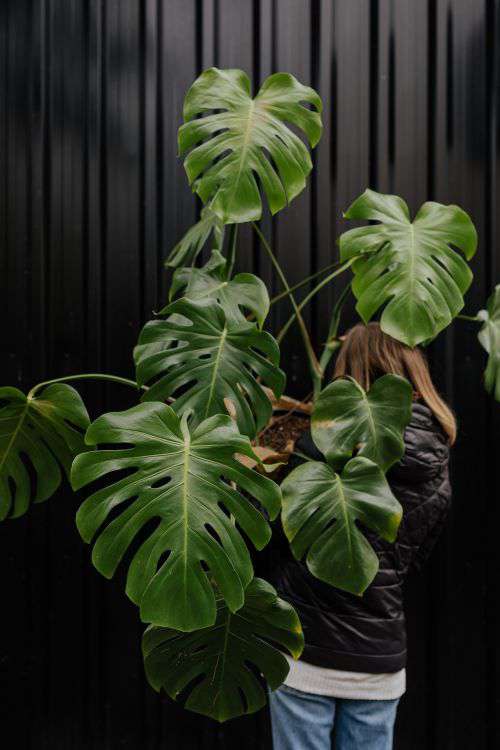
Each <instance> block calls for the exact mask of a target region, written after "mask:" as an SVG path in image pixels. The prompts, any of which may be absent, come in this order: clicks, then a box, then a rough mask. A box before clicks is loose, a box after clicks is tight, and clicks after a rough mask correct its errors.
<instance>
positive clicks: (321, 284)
mask: <svg viewBox="0 0 500 750" xmlns="http://www.w3.org/2000/svg"><path fill="white" fill-rule="evenodd" d="M353 263H354V258H351V259H350V260H348V261H347V263H344V265H343V266H340V268H337V270H336V271H334V272H333V273H331V274H329V275H328V276H326V278H324V279H322V280H321V281H320V282H319V284H317V285H316V286H315V287H314V289H311V291H310V292H309V294H307V295H306V296H305V297H304V299H303V300H302V301H301V303H300V305H298V307H297V310H296V311H295V312H294V314H293V315H292V316H291V317H290V318H289V319H288V320H287V322H286V323H285V325H284V326H283V328H282V329H281V331H280V332H279V333H278V335H277V337H276V339H277V341H278V343H280V342H281V341H282V340H283V338H284V337H285V335H286V333H287V331H288V329H289V328H290V326H291V325H292V323H293V321H294V320H295V318H296V317H297V314H298V313H300V310H302V308H303V307H305V305H307V303H308V302H310V301H311V299H312V298H313V297H314V296H315V295H316V294H317V293H318V292H319V291H320V290H321V289H323V287H324V286H326V285H327V284H328V283H329V282H330V281H331V280H332V279H334V278H335V277H336V276H339V274H341V273H343V272H344V271H346V270H347V269H348V268H349V266H351V265H352V264H353Z"/></svg>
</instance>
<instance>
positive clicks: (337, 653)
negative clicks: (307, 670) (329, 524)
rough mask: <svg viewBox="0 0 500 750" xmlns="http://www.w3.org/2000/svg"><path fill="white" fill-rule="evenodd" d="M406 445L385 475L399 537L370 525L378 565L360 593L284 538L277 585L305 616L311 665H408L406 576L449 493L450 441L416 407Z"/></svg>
mask: <svg viewBox="0 0 500 750" xmlns="http://www.w3.org/2000/svg"><path fill="white" fill-rule="evenodd" d="M405 445H406V450H405V455H404V457H403V459H402V461H401V462H400V463H398V464H396V465H395V466H394V467H393V468H392V469H391V470H390V471H389V473H388V475H387V479H388V480H389V483H390V485H391V488H392V490H393V492H394V494H395V496H396V497H397V498H398V500H399V502H400V503H401V505H402V506H403V520H402V522H401V526H400V529H399V532H398V538H397V541H396V543H395V544H389V543H388V542H385V541H383V540H381V539H380V538H378V537H377V536H376V535H374V534H372V533H371V532H369V531H366V530H365V531H366V536H367V538H368V539H369V540H370V542H371V544H372V545H373V547H374V549H375V551H376V552H377V555H378V556H379V559H380V570H379V572H378V574H377V576H376V578H375V579H374V581H373V583H372V584H371V585H370V586H369V587H368V589H367V590H366V591H365V593H364V594H363V596H362V597H358V596H354V595H352V594H348V593H345V592H343V591H340V590H339V589H336V588H334V587H333V586H330V585H329V584H326V583H323V582H322V581H319V580H318V579H317V578H314V577H313V576H312V575H311V574H310V573H309V571H308V570H307V568H306V567H305V565H304V564H303V563H300V562H297V561H295V560H294V559H293V557H292V556H291V553H289V552H288V546H287V545H285V544H283V543H282V541H283V540H282V541H281V543H280V544H279V547H280V550H281V551H280V553H279V564H277V565H275V567H274V574H273V576H272V578H273V583H274V585H275V586H276V588H277V589H278V591H279V593H280V595H281V596H282V597H283V598H284V599H286V600H287V601H289V602H290V603H291V604H293V606H294V607H295V608H296V610H297V612H298V614H299V617H300V619H301V622H302V626H303V628H304V635H305V641H306V646H305V649H304V653H303V655H302V659H303V660H304V661H306V662H309V663H310V664H316V665H318V666H322V667H330V668H333V669H343V670H348V671H353V672H370V673H380V672H395V671H397V670H399V669H401V668H402V667H404V666H405V664H406V629H405V619H404V611H403V582H404V579H405V577H406V575H407V573H408V572H409V571H410V570H418V569H419V568H420V567H421V565H422V564H423V562H424V561H425V559H426V558H427V557H428V555H429V553H430V551H431V550H432V547H433V546H434V543H435V541H436V539H437V537H438V536H439V533H440V531H441V529H442V526H443V523H444V520H445V517H446V514H447V512H448V508H449V505H450V498H451V491H450V483H449V478H448V455H449V448H448V444H447V440H446V438H445V436H444V434H443V432H442V430H441V428H440V426H439V425H438V424H437V422H436V421H435V419H434V418H433V416H432V413H431V411H430V410H429V409H428V408H427V406H424V405H422V404H415V405H414V406H413V415H412V420H411V422H410V424H409V426H408V428H407V429H406V432H405ZM297 449H298V450H299V451H300V452H301V453H304V454H306V455H308V456H310V457H311V458H312V459H316V460H318V459H321V454H320V453H319V452H318V450H317V449H316V447H315V446H314V443H313V442H312V440H311V436H310V433H306V434H304V435H303V436H302V437H301V438H300V440H299V441H298V443H297ZM294 458H295V457H294ZM299 462H300V461H299V460H298V459H297V462H296V463H295V465H297V463H299Z"/></svg>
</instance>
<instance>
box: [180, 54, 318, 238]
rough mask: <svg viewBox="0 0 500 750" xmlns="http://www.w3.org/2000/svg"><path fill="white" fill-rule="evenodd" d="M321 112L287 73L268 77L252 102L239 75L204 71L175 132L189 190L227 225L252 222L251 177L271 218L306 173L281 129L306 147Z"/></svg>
mask: <svg viewBox="0 0 500 750" xmlns="http://www.w3.org/2000/svg"><path fill="white" fill-rule="evenodd" d="M308 104H309V105H312V107H313V108H314V109H308V108H307V106H304V105H308ZM321 109H322V105H321V99H320V97H319V96H318V94H317V93H316V92H315V91H314V90H313V89H311V88H309V87H308V86H303V85H302V84H301V83H299V81H297V79H296V78H294V77H293V76H292V75H290V74H288V73H275V74H274V75H272V76H269V78H267V79H266V80H265V81H264V83H263V85H262V86H261V88H260V91H259V93H258V94H257V96H256V97H255V98H254V99H252V96H251V90H250V80H249V78H248V76H247V75H246V74H245V73H244V72H243V71H241V70H218V69H217V68H209V69H208V70H205V71H204V72H203V73H202V74H201V75H200V76H199V78H197V79H196V81H195V82H194V83H193V85H192V86H191V88H190V89H189V91H188V93H187V95H186V99H185V101H184V122H185V124H184V125H182V126H181V128H180V129H179V152H180V154H181V155H184V154H186V153H187V156H186V158H185V161H184V167H185V169H186V172H187V175H188V179H189V184H190V185H192V187H193V190H195V191H196V192H197V193H198V195H199V196H200V198H201V199H202V201H203V202H204V203H209V205H210V208H211V209H212V210H213V211H214V212H215V213H216V214H217V215H218V216H219V217H220V218H221V220H222V221H223V222H224V224H231V223H240V222H246V221H255V220H258V219H260V217H261V214H262V201H261V196H260V192H259V185H258V183H257V179H256V178H258V180H259V183H260V185H261V186H262V190H263V192H264V193H265V195H266V198H267V201H268V204H269V207H270V209H271V212H272V213H273V214H275V213H276V212H277V211H280V210H281V209H282V208H284V207H285V206H286V205H287V204H288V203H290V201H291V200H292V199H293V198H295V197H296V196H297V195H298V194H299V193H300V192H301V191H302V190H303V189H304V187H305V184H306V178H307V176H308V174H309V172H310V171H311V169H312V162H311V157H310V156H309V152H308V150H307V148H306V146H305V145H304V143H303V142H302V141H301V139H300V138H299V137H298V136H297V135H295V133H294V132H292V130H291V129H290V128H289V127H288V123H290V124H292V125H294V126H295V127H296V128H299V129H300V130H301V131H302V132H303V133H304V134H305V135H306V137H307V140H308V141H309V144H310V145H311V147H314V146H315V145H316V144H317V143H318V141H319V139H320V137H321V128H322V126H321V117H320V112H321ZM199 115H201V117H199Z"/></svg>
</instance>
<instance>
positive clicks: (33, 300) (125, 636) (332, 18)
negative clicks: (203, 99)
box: [0, 0, 500, 750]
mask: <svg viewBox="0 0 500 750" xmlns="http://www.w3.org/2000/svg"><path fill="white" fill-rule="evenodd" d="M499 5H500V3H499V2H496V0H489V1H487V0H476V1H475V2H471V0H429V1H428V2H426V1H424V0H419V1H418V2H416V0H392V2H391V1H390V0H378V2H377V0H373V1H372V2H370V1H369V0H355V2H352V1H349V0H337V2H333V1H331V0H321V1H319V0H316V1H314V0H254V2H251V0H204V1H203V2H202V1H201V0H198V2H197V1H196V0H163V2H162V0H142V2H141V1H140V0H38V1H37V0H33V2H29V1H28V0H3V2H2V3H1V4H0V33H1V44H0V56H1V58H0V59H1V62H0V66H1V67H0V86H1V94H2V96H1V113H0V122H1V147H0V159H1V164H0V174H1V177H2V190H1V200H0V210H1V220H0V232H1V281H2V294H1V301H2V311H3V312H2V316H1V320H2V336H1V345H2V359H1V363H2V382H3V383H5V384H12V385H14V384H16V385H20V386H21V387H27V386H29V385H31V384H33V383H35V382H38V381H40V380H42V379H46V378H47V377H55V376H58V375H62V374H67V373H75V372H78V371H97V370H105V371H108V372H115V373H119V374H123V375H132V372H133V370H132V358H131V349H132V347H133V345H134V343H135V341H136V338H137V334H138V331H139V329H140V326H141V325H142V323H143V322H144V321H145V320H146V319H147V318H148V317H150V315H151V311H152V310H153V309H157V308H158V306H159V305H160V304H162V303H163V302H164V301H165V292H166V289H167V277H166V275H165V273H164V271H163V269H162V260H163V259H164V257H165V255H166V253H167V251H168V250H169V248H170V247H171V246H172V245H173V243H174V242H175V241H176V240H177V239H178V238H179V237H180V235H181V234H182V233H183V232H184V231H185V229H186V228H187V227H188V226H189V224H190V223H191V222H192V221H193V219H194V217H195V201H194V199H193V197H192V195H191V194H190V191H189V189H188V187H187V184H186V180H185V177H184V173H183V169H182V165H181V164H180V162H179V160H178V159H177V158H176V129H177V127H178V125H179V122H180V116H181V107H182V100H183V95H184V92H185V90H186V88H187V87H188V85H189V84H190V83H191V81H192V80H193V78H194V77H195V76H196V74H197V73H198V72H199V71H200V70H202V69H203V68H205V67H207V66H209V65H213V64H216V65H218V66H221V67H230V66H232V67H240V68H244V69H245V70H246V71H248V72H249V73H250V74H252V76H253V79H254V80H259V81H260V80H262V79H263V78H264V77H265V76H267V75H268V74H269V73H271V72H273V71H276V70H287V71H290V72H292V73H294V74H295V75H296V76H298V77H299V78H300V79H301V80H302V81H303V82H305V83H310V84H311V85H313V86H314V87H316V88H317V89H318V90H319V91H320V93H321V96H322V97H323V101H324V104H325V133H324V137H323V140H322V141H321V144H320V146H319V148H318V149H317V150H316V152H315V157H314V160H315V166H316V169H315V172H314V176H313V178H312V180H311V182H310V186H309V187H308V188H307V190H305V191H304V193H303V194H302V195H301V196H300V197H299V198H298V199H297V200H295V201H294V203H293V204H292V207H291V208H290V209H289V210H287V211H285V212H283V214H282V215H281V216H280V217H279V219H278V220H277V221H276V222H275V225H274V230H273V235H274V243H275V245H276V247H277V250H278V254H279V258H280V260H281V261H282V263H283V265H284V267H285V269H286V272H287V274H288V276H289V279H290V281H292V282H295V281H297V280H298V279H300V278H301V277H302V276H303V275H304V274H306V273H307V272H309V271H310V270H314V269H316V268H318V267H321V266H322V265H326V264H328V263H329V262H331V260H332V258H333V257H334V256H335V253H336V250H335V244H334V243H335V237H336V235H337V234H338V233H339V231H340V230H341V227H342V221H341V218H340V217H341V211H342V209H344V208H346V207H347V206H348V204H349V203H350V201H351V200H352V199H353V198H354V197H355V196H356V195H357V194H358V193H360V192H361V191H362V190H363V189H364V188H365V186H367V185H368V184H369V185H371V186H372V187H375V188H377V189H379V190H382V191H394V192H397V193H400V194H402V195H404V196H405V197H406V198H407V199H408V201H409V203H410V205H411V207H412V209H416V208H417V207H418V205H419V204H420V202H421V201H423V200H424V199H426V198H434V199H436V200H439V201H441V202H452V201H453V202H457V203H459V204H460V205H462V206H463V207H464V208H465V209H466V210H467V211H468V212H470V213H471V215H472V217H473V218H474V220H475V222H476V224H477V227H478V230H479V235H480V238H481V242H480V251H479V253H478V255H477V257H476V258H475V259H474V261H473V268H474V272H475V282H474V286H473V288H472V290H471V292H470V293H469V295H468V298H467V309H468V310H470V311H471V312H475V311H476V310H477V309H478V308H479V307H480V306H481V305H482V304H483V302H484V300H485V298H486V295H487V293H488V292H489V290H490V289H491V288H492V286H493V284H494V282H495V281H498V280H500V249H499V243H498V240H497V236H496V235H497V209H498V197H497V160H498V154H497V151H498V123H497V107H498V93H499V91H498V76H499V73H500V67H499V66H500V60H499V53H500V37H499V22H500V7H499ZM265 225H266V226H267V227H268V228H269V221H268V220H266V221H265ZM240 266H241V267H244V268H245V269H254V270H255V271H256V272H258V273H260V274H261V275H262V276H263V277H264V278H265V279H266V280H268V281H269V282H270V283H271V284H274V281H273V279H272V274H271V272H270V268H269V265H268V263H267V261H266V260H265V259H264V258H263V257H262V256H260V255H259V254H258V253H257V246H256V245H255V243H254V241H253V237H252V236H251V235H250V233H249V232H247V231H244V232H243V240H242V243H241V250H240ZM329 302H330V299H329V296H328V294H325V295H324V296H323V297H321V298H320V301H319V302H318V303H317V304H315V305H314V306H313V307H311V308H310V311H309V312H308V320H310V321H311V322H313V323H314V324H315V336H316V340H317V341H321V340H324V336H325V333H326V324H327V314H326V313H327V306H328V304H329ZM287 314H288V309H287V308H286V306H283V307H282V308H281V311H278V313H274V320H273V325H274V326H276V325H277V323H278V322H279V320H277V319H276V318H277V317H279V318H280V319H281V320H282V319H283V318H284V316H285V315H287ZM347 322H348V321H346V323H347ZM472 328H473V325H472V324H469V323H464V322H458V323H457V324H456V325H455V326H454V327H453V329H452V330H450V331H449V332H448V333H447V334H446V335H443V336H441V337H440V339H439V340H438V342H437V343H436V344H435V345H434V346H433V347H432V351H431V356H432V362H433V367H434V371H435V374H436V378H437V380H438V382H439V384H440V386H441V387H442V389H443V391H444V392H445V394H446V395H447V397H448V398H449V399H450V400H451V402H452V403H453V406H454V408H455V409H456V412H457V414H458V418H459V421H460V426H461V433H460V440H459V443H458V446H457V448H456V451H455V461H454V472H453V476H454V485H455V509H454V513H453V517H452V519H451V521H450V523H449V527H448V530H447V533H446V535H445V537H444V538H443V540H442V541H441V542H440V545H439V548H438V550H437V551H436V553H435V555H434V557H433V560H432V562H431V564H430V566H429V568H428V572H427V574H426V575H425V576H424V577H422V578H420V579H418V580H414V581H412V582H410V584H409V591H408V616H409V631H410V651H411V656H410V665H409V690H408V693H407V696H406V697H405V698H404V700H403V703H402V706H401V710H400V718H399V723H398V739H397V743H396V747H397V748H398V749H399V750H410V749H415V750H416V749H417V748H418V750H424V749H425V750H427V749H429V750H437V749H439V750H451V749H453V750H462V749H463V750H466V749H467V750H468V749H469V748H471V747H474V748H478V749H483V748H484V749H486V748H488V750H489V749H490V748H493V747H498V745H499V742H500V738H499V727H498V719H497V718H496V716H495V713H496V714H497V715H498V709H499V708H500V706H499V694H498V675H499V657H498V654H499V651H498V648H497V644H498V638H499V632H500V628H499V625H500V623H499V617H498V611H499V608H498V601H497V600H498V596H499V593H500V591H499V583H498V579H499V572H500V545H499V543H498V528H499V523H498V520H499V518H498V516H499V511H498V491H499V490H498V488H499V486H500V481H499V480H500V476H499V472H500V468H499V464H500V462H499V461H498V448H497V447H496V445H495V440H496V439H498V435H499V426H500V419H499V411H500V409H499V407H498V406H497V405H495V404H494V403H493V402H492V401H491V400H489V399H488V398H486V397H485V395H484V394H483V391H482V388H481V382H480V379H481V376H480V372H481V368H482V366H483V357H482V355H481V353H480V350H479V348H478V346H477V344H476V341H475V337H474V335H473V330H472ZM284 360H285V363H286V367H287V369H288V372H289V388H288V390H289V392H292V393H296V394H303V393H304V391H305V390H307V388H308V384H307V382H306V379H305V378H306V367H305V363H304V357H303V353H302V349H301V344H300V342H299V340H298V337H296V336H295V338H291V339H290V340H289V342H288V344H287V345H286V346H285V349H284ZM82 391H83V392H84V394H85V396H86V397H87V399H88V403H89V405H90V408H91V410H92V413H93V414H94V415H96V414H97V413H99V411H100V410H102V409H105V408H106V409H110V408H123V407H125V406H127V405H129V404H131V394H130V393H129V392H123V390H122V389H120V387H119V386H117V387H113V388H111V387H109V388H104V387H101V386H99V385H96V386H93V387H83V386H82ZM77 504H78V500H77V499H76V498H75V497H74V496H72V494H71V493H70V492H69V491H68V490H66V491H64V492H61V493H60V494H59V496H58V497H57V498H56V499H54V500H53V501H52V502H49V503H47V504H45V505H43V506H40V507H36V508H34V509H33V510H32V512H31V513H30V514H29V515H28V516H26V517H25V518H23V519H20V520H17V521H12V522H9V523H7V524H4V525H3V526H2V527H1V529H0V537H1V542H0V548H1V566H0V570H1V574H0V575H1V580H2V587H1V590H2V596H1V599H2V605H3V607H2V617H1V619H2V632H3V635H2V639H1V641H0V668H1V670H2V697H1V698H0V705H1V706H2V709H3V710H4V711H5V718H4V719H3V720H2V724H1V729H0V732H1V735H2V740H3V746H4V747H5V748H9V750H10V748H16V749H17V748H20V749H21V748H37V750H42V749H44V748H50V750H73V749H75V750H77V749H79V748H112V749H113V750H115V749H116V748H130V749H134V750H135V749H136V748H137V749H138V748H141V749H143V748H160V747H161V748H171V749H172V750H188V749H189V750H191V749H193V750H194V749H196V750H198V749H200V750H211V749H212V748H227V749H228V750H229V748H233V747H235V746H236V745H238V747H240V748H241V750H245V749H246V748H248V749H250V748H252V749H253V748H269V747H270V739H269V729H268V724H267V718H266V714H265V712H262V713H261V714H259V715H257V716H255V717H250V718H247V719H243V720H238V721H234V722H231V723H229V724H228V725H227V726H223V727H222V728H219V727H218V726H216V725H215V724H214V723H212V722H210V721H208V720H205V719H203V718H202V717H198V716H196V715H193V714H188V713H186V712H184V711H182V710H181V709H179V708H178V707H176V706H174V705H173V704H171V702H170V701H168V700H160V699H158V698H157V696H156V695H155V694H154V693H153V692H152V691H151V690H150V689H149V688H148V687H147V686H146V684H145V680H144V677H143V674H142V665H141V660H140V653H139V635H140V631H141V628H140V626H139V624H138V622H137V615H136V611H135V609H134V607H133V606H132V605H131V604H130V603H129V602H128V601H127V600H126V598H125V596H124V594H123V593H122V591H123V589H122V586H121V581H120V580H116V581H113V582H111V583H109V582H107V581H105V580H103V579H102V578H101V577H100V576H99V575H98V574H97V573H96V572H95V570H94V569H93V568H92V566H91V564H90V559H89V551H88V549H87V548H85V547H84V545H82V543H81V542H80V540H79V538H78V536H77V532H76V530H75V526H74V520H73V519H74V512H75V509H76V507H77ZM7 738H8V739H7Z"/></svg>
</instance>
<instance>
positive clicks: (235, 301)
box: [170, 250, 270, 328]
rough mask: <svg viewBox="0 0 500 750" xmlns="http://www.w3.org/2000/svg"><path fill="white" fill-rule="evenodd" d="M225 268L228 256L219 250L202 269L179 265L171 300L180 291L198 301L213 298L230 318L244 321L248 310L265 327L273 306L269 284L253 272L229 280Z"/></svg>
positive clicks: (173, 281) (171, 289)
mask: <svg viewBox="0 0 500 750" xmlns="http://www.w3.org/2000/svg"><path fill="white" fill-rule="evenodd" d="M225 269H226V259H225V258H224V257H223V256H222V255H221V253H219V252H218V251H217V250H214V251H213V253H212V256H211V257H210V259H209V261H208V262H207V263H206V264H205V265H204V266H203V268H189V267H187V268H179V269H178V270H177V271H176V272H175V273H174V276H173V279H172V285H171V287H170V299H175V297H178V296H179V295H180V294H181V293H183V295H184V296H185V297H187V298H188V299H191V300H193V301H195V302H196V301H199V300H202V299H214V300H216V301H217V302H218V303H219V304H220V305H221V307H222V308H223V310H224V312H225V314H226V318H227V320H228V321H230V322H235V323H241V322H244V321H245V320H246V319H245V315H244V313H243V310H246V311H247V312H250V313H252V314H253V315H255V318H256V320H257V322H258V324H259V327H260V328H262V326H263V325H264V321H265V319H266V317H267V313H268V312H269V305H270V302H269V294H268V292H267V287H266V285H265V284H264V282H263V281H262V279H259V277H258V276H254V275H253V274H252V273H238V274H236V276H234V277H233V278H232V279H226V278H225Z"/></svg>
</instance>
